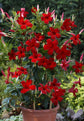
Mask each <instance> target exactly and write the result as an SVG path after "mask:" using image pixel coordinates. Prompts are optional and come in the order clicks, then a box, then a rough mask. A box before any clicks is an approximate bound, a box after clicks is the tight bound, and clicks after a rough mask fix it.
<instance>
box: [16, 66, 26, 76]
mask: <svg viewBox="0 0 84 121" xmlns="http://www.w3.org/2000/svg"><path fill="white" fill-rule="evenodd" d="M17 69H18V70H19V71H18V72H19V74H20V75H22V74H28V72H27V69H26V68H24V67H20V68H17Z"/></svg>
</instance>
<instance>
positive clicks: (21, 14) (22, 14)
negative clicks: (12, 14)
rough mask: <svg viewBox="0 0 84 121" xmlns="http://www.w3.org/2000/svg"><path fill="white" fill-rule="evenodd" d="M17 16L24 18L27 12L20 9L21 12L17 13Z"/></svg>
mask: <svg viewBox="0 0 84 121" xmlns="http://www.w3.org/2000/svg"><path fill="white" fill-rule="evenodd" d="M17 14H20V17H26V16H27V14H28V12H27V11H25V8H21V11H17Z"/></svg>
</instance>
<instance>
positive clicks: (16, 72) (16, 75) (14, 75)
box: [12, 71, 21, 78]
mask: <svg viewBox="0 0 84 121" xmlns="http://www.w3.org/2000/svg"><path fill="white" fill-rule="evenodd" d="M20 75H21V74H20V72H19V71H15V72H14V73H13V75H12V78H17V77H19V76H20Z"/></svg>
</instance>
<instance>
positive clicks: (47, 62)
mask: <svg viewBox="0 0 84 121" xmlns="http://www.w3.org/2000/svg"><path fill="white" fill-rule="evenodd" d="M38 65H39V66H43V67H45V68H46V69H50V70H53V69H54V68H55V67H56V62H54V59H53V58H49V59H46V58H45V57H44V56H43V57H42V58H39V59H38Z"/></svg>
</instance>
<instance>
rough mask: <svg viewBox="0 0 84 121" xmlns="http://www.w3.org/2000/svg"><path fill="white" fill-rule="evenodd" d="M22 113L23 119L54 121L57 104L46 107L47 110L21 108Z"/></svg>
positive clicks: (28, 120) (26, 120) (27, 120)
mask: <svg viewBox="0 0 84 121" xmlns="http://www.w3.org/2000/svg"><path fill="white" fill-rule="evenodd" d="M21 109H22V114H23V121H56V114H57V110H58V109H59V105H58V106H57V107H56V108H52V109H49V110H48V109H47V110H32V109H26V108H21Z"/></svg>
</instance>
